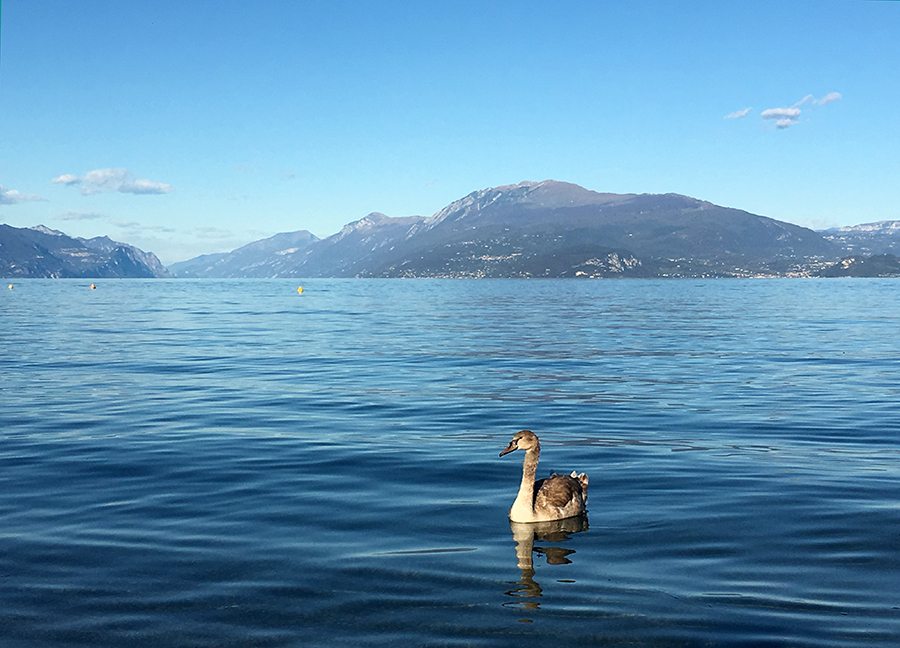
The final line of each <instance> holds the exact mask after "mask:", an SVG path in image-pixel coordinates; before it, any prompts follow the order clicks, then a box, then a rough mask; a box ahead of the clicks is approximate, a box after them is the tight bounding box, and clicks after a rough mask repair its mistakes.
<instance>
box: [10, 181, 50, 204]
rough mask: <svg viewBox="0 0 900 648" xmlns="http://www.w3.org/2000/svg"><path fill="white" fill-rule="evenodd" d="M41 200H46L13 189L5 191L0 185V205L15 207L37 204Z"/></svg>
mask: <svg viewBox="0 0 900 648" xmlns="http://www.w3.org/2000/svg"><path fill="white" fill-rule="evenodd" d="M43 200H46V198H41V197H40V196H38V195H37V194H23V193H21V192H19V191H16V190H15V189H7V188H6V187H4V186H3V185H0V205H16V204H18V203H23V202H37V201H43Z"/></svg>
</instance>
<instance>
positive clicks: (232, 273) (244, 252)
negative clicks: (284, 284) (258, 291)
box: [169, 230, 319, 278]
mask: <svg viewBox="0 0 900 648" xmlns="http://www.w3.org/2000/svg"><path fill="white" fill-rule="evenodd" d="M318 240H319V238H318V237H317V236H315V235H313V234H310V233H309V232H307V231H306V230H300V231H297V232H285V233H283V234H276V235H275V236H272V237H269V238H267V239H262V240H261V241H254V242H253V243H249V244H247V245H245V246H243V247H239V248H237V249H236V250H233V251H232V252H226V253H222V254H204V255H201V256H198V257H195V258H193V259H189V260H187V261H180V262H178V263H173V264H172V265H171V266H169V270H171V271H172V273H173V274H175V276H177V277H217V278H234V277H277V276H281V275H282V273H283V272H284V271H285V270H286V269H288V268H290V267H293V265H294V262H293V258H294V257H293V255H294V254H296V253H297V252H299V251H300V250H303V249H305V248H306V247H307V246H308V245H310V244H312V243H315V242H316V241H318Z"/></svg>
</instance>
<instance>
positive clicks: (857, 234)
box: [821, 221, 900, 255]
mask: <svg viewBox="0 0 900 648" xmlns="http://www.w3.org/2000/svg"><path fill="white" fill-rule="evenodd" d="M821 234H822V236H823V237H824V238H825V239H827V240H829V241H832V242H834V243H835V244H837V245H839V246H840V247H841V248H842V249H843V250H844V252H845V253H847V254H854V255H859V254H869V255H882V254H900V221H879V222H877V223H864V224H862V225H853V226H850V227H836V228H832V229H828V230H825V231H823V232H821Z"/></svg>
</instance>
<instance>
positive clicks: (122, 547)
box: [0, 279, 900, 648]
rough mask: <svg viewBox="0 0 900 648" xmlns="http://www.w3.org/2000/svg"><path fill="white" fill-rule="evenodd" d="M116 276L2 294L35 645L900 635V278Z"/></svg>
mask: <svg viewBox="0 0 900 648" xmlns="http://www.w3.org/2000/svg"><path fill="white" fill-rule="evenodd" d="M88 286H89V281H88V282H85V281H78V280H56V281H54V280H30V281H28V280H23V281H16V282H15V286H14V289H13V290H11V291H6V290H4V291H3V294H0V645H2V646H4V647H5V646H17V647H18V646H22V647H25V648H30V647H45V646H91V647H94V646H115V647H121V646H210V647H212V646H215V647H220V646H241V647H243V646H306V645H328V646H359V645H367V646H392V647H394V646H398V645H414V646H505V645H509V646H547V645H562V646H565V645H568V646H575V645H577V646H590V645H597V646H621V645H629V646H816V647H821V646H840V647H842V648H843V647H853V646H866V647H869V646H896V645H898V644H900V398H898V396H900V394H898V384H900V380H898V376H900V336H898V333H900V300H898V296H900V283H898V282H897V281H896V280H799V279H794V280H784V279H782V280H709V281H705V280H697V281H693V280H684V281H654V280H632V281H629V280H623V281H573V280H568V281H552V280H547V281H541V280H532V281H514V280H510V281H506V280H461V281H459V280H458V281H453V280H446V281H444V280H411V281H404V280H384V281H381V280H308V281H306V282H303V287H304V289H305V290H304V292H303V293H302V294H298V292H297V290H296V288H297V283H291V282H285V281H277V280H272V281H196V282H194V281H187V280H174V281H164V280H147V281H144V280H105V281H102V282H99V283H97V289H96V290H90V289H89V288H88ZM522 428H530V429H532V430H534V431H535V432H536V433H537V434H538V435H539V436H540V438H541V441H542V444H543V453H542V456H541V465H540V466H539V468H538V472H539V474H540V475H544V474H547V473H549V472H550V471H551V470H558V471H560V472H562V471H565V472H570V471H571V470H575V469H577V470H578V471H579V472H581V471H584V472H586V473H588V474H589V476H590V479H591V482H590V491H589V513H588V516H587V520H586V521H585V522H584V523H582V522H579V523H578V524H577V525H570V526H568V527H567V526H560V525H557V526H556V527H551V528H537V529H532V528H530V527H526V528H525V529H524V530H523V529H522V528H517V527H515V526H513V527H511V525H510V523H509V521H508V519H507V517H506V512H507V510H508V508H509V506H510V504H511V503H512V500H513V498H514V496H515V492H516V489H517V486H518V481H519V478H520V475H521V459H522V457H521V453H513V454H510V455H507V456H505V457H503V458H502V459H501V458H499V457H498V454H499V452H500V450H502V449H503V448H505V447H506V444H507V443H508V442H509V439H510V437H511V436H512V434H513V433H514V432H516V431H518V430H519V429H522Z"/></svg>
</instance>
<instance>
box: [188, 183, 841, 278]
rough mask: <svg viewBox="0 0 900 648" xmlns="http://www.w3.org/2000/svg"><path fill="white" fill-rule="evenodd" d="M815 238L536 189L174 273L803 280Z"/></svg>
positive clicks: (716, 211)
mask: <svg viewBox="0 0 900 648" xmlns="http://www.w3.org/2000/svg"><path fill="white" fill-rule="evenodd" d="M842 229H843V230H847V231H846V232H844V233H843V234H842V235H841V236H843V237H844V238H837V237H836V236H835V238H832V239H829V238H827V237H826V236H823V235H822V234H821V233H819V232H815V231H813V230H810V229H807V228H804V227H800V226H797V225H792V224H790V223H784V222H781V221H777V220H774V219H771V218H767V217H764V216H758V215H755V214H751V213H749V212H746V211H743V210H739V209H731V208H727V207H720V206H718V205H714V204H712V203H709V202H706V201H703V200H698V199H695V198H690V197H688V196H682V195H678V194H664V195H657V194H612V193H598V192H594V191H590V190H588V189H585V188H583V187H580V186H578V185H574V184H570V183H566V182H557V181H553V180H547V181H544V182H522V183H520V184H517V185H507V186H502V187H493V188H488V189H482V190H480V191H475V192H473V193H471V194H469V195H468V196H465V197H464V198H461V199H460V200H457V201H454V202H453V203H451V204H449V205H448V206H447V207H445V208H444V209H442V210H440V211H439V212H437V213H436V214H434V215H433V216H431V217H428V218H425V217H421V216H411V217H404V218H391V217H388V216H385V215H384V214H381V213H372V214H369V215H368V216H366V217H364V218H362V219H360V220H358V221H355V222H352V223H350V224H348V225H346V226H345V227H344V228H343V229H342V230H341V231H340V232H338V233H336V234H334V235H332V236H329V237H327V238H324V239H317V238H316V237H315V236H313V235H312V234H310V233H309V232H307V231H305V230H302V231H299V232H294V233H292V234H278V235H276V236H274V237H272V238H270V239H265V240H264V241H257V242H255V243H251V244H249V245H247V246H244V247H242V248H238V249H236V250H234V251H233V252H230V253H227V254H223V255H207V256H203V257H198V258H196V259H191V260H189V261H184V262H181V263H176V264H173V265H172V266H171V270H172V271H173V272H174V273H175V274H176V275H177V276H194V277H297V278H300V277H658V276H672V277H685V276H759V275H767V274H774V275H784V274H815V273H816V272H817V271H818V270H819V269H821V268H822V267H826V266H827V265H829V264H832V263H836V262H837V261H838V260H839V259H840V258H841V256H842V254H843V253H844V252H845V251H846V247H845V245H844V243H845V241H846V240H849V239H850V237H851V232H850V229H852V228H842Z"/></svg>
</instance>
